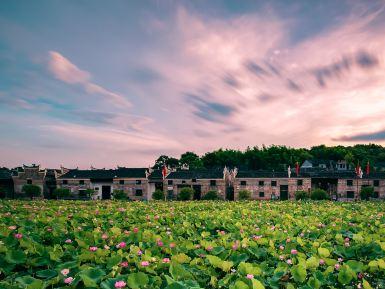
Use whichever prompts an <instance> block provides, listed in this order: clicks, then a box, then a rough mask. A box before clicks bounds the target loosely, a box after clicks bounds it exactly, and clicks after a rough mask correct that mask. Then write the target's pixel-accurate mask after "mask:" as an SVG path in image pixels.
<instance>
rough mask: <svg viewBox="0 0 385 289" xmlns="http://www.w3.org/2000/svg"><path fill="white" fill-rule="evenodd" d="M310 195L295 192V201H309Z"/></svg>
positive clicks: (303, 192)
mask: <svg viewBox="0 0 385 289" xmlns="http://www.w3.org/2000/svg"><path fill="white" fill-rule="evenodd" d="M309 197H310V196H309V193H308V192H305V191H296V192H295V199H296V200H307V199H309Z"/></svg>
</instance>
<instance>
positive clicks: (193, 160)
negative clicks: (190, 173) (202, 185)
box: [179, 152, 203, 170]
mask: <svg viewBox="0 0 385 289" xmlns="http://www.w3.org/2000/svg"><path fill="white" fill-rule="evenodd" d="M179 164H180V165H188V167H189V169H190V170H191V169H199V168H202V167H203V163H202V160H201V159H200V158H199V156H198V155H197V154H195V153H193V152H185V153H184V154H182V155H181V156H180V159H179Z"/></svg>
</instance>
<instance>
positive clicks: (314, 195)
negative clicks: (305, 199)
mask: <svg viewBox="0 0 385 289" xmlns="http://www.w3.org/2000/svg"><path fill="white" fill-rule="evenodd" d="M310 198H311V199H312V200H328V199H329V196H328V194H327V193H326V191H324V190H322V189H315V190H313V191H312V192H311V195H310Z"/></svg>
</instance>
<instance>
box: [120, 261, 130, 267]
mask: <svg viewBox="0 0 385 289" xmlns="http://www.w3.org/2000/svg"><path fill="white" fill-rule="evenodd" d="M120 267H123V268H127V267H128V262H127V261H124V262H121V263H120Z"/></svg>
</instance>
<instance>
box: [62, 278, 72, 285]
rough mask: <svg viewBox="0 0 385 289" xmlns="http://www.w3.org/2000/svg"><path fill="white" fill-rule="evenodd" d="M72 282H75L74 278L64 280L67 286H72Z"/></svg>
mask: <svg viewBox="0 0 385 289" xmlns="http://www.w3.org/2000/svg"><path fill="white" fill-rule="evenodd" d="M72 281H74V278H73V277H68V278H65V279H64V283H66V284H71V283H72Z"/></svg>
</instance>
